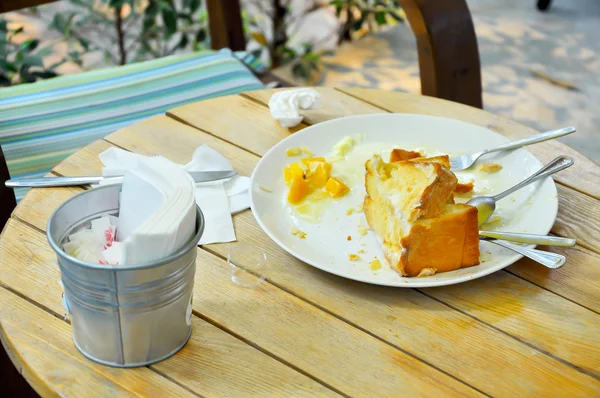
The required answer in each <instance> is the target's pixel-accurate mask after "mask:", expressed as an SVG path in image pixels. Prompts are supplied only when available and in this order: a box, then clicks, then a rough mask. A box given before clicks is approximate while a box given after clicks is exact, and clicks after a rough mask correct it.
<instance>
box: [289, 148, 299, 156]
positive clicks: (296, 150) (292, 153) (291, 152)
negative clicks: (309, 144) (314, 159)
mask: <svg viewBox="0 0 600 398" xmlns="http://www.w3.org/2000/svg"><path fill="white" fill-rule="evenodd" d="M285 154H286V155H287V156H298V155H301V154H302V149H300V148H288V149H286V150H285Z"/></svg>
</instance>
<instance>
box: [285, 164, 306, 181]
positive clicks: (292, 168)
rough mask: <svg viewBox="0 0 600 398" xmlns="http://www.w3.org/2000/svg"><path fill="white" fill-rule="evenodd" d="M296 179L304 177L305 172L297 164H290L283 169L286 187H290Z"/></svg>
mask: <svg viewBox="0 0 600 398" xmlns="http://www.w3.org/2000/svg"><path fill="white" fill-rule="evenodd" d="M294 177H300V178H303V177H304V170H303V169H302V167H300V166H299V165H298V164H297V163H292V164H288V165H287V166H286V167H285V169H283V178H284V179H285V184H286V185H288V186H289V185H290V182H291V181H292V179H294Z"/></svg>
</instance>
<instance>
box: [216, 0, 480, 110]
mask: <svg viewBox="0 0 600 398" xmlns="http://www.w3.org/2000/svg"><path fill="white" fill-rule="evenodd" d="M400 4H401V5H402V7H403V9H404V11H405V13H406V16H407V18H408V22H409V23H410V26H411V28H412V30H413V32H414V34H415V36H416V38H417V50H418V52H419V69H420V72H421V92H422V94H423V95H429V96H432V97H438V98H443V99H447V100H450V101H454V102H460V103H462V104H466V105H471V106H474V107H477V108H482V107H483V103H482V99H481V67H480V63H479V49H478V47H477V38H476V36H475V28H474V26H473V20H472V19H471V13H470V12H469V8H468V6H467V3H466V0H443V1H440V0H400ZM207 7H208V15H209V24H210V26H209V28H210V35H211V38H212V46H213V48H214V49H220V48H225V47H227V48H231V49H232V50H243V49H245V47H246V42H245V39H244V33H243V29H242V19H241V11H240V2H239V0H207Z"/></svg>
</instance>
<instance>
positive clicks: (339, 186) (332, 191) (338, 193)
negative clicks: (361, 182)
mask: <svg viewBox="0 0 600 398" xmlns="http://www.w3.org/2000/svg"><path fill="white" fill-rule="evenodd" d="M325 190H326V191H327V192H329V195H331V196H332V197H334V198H340V197H342V196H344V195H345V194H347V193H348V192H349V191H350V189H348V187H347V186H346V185H345V184H344V183H343V182H341V181H340V180H338V179H337V178H335V177H331V178H329V180H327V183H326V184H325Z"/></svg>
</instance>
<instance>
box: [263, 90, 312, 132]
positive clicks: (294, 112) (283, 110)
mask: <svg viewBox="0 0 600 398" xmlns="http://www.w3.org/2000/svg"><path fill="white" fill-rule="evenodd" d="M320 98H321V94H319V92H318V91H316V90H313V89H312V88H296V89H291V90H283V91H277V92H276V93H275V94H273V95H272V96H271V98H270V99H269V110H270V111H271V116H273V118H275V119H277V120H279V123H281V127H286V128H287V127H294V126H297V125H298V124H300V122H301V121H302V119H303V118H304V116H301V115H300V108H302V109H312V108H316V107H317V106H318V104H319V99H320Z"/></svg>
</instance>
